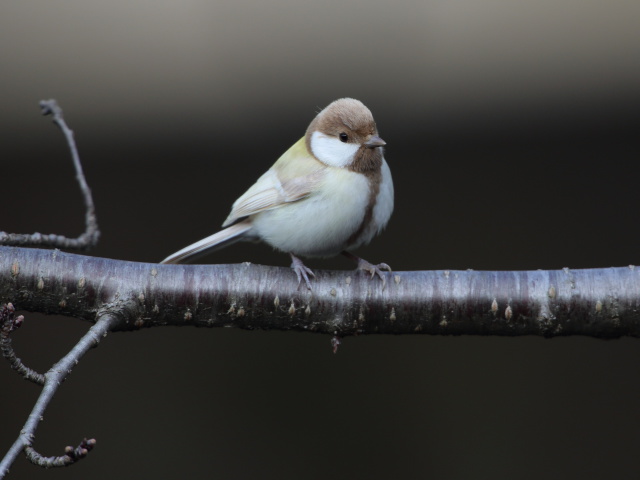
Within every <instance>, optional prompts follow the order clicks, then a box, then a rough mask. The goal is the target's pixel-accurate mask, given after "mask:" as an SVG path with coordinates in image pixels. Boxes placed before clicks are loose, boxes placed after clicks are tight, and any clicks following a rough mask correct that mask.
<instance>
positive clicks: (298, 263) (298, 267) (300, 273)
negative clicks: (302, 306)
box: [289, 253, 316, 290]
mask: <svg viewBox="0 0 640 480" xmlns="http://www.w3.org/2000/svg"><path fill="white" fill-rule="evenodd" d="M289 255H291V260H292V262H293V263H291V268H292V269H293V271H294V272H296V277H298V288H300V284H301V283H302V279H304V283H306V285H307V288H308V289H309V290H311V281H310V280H309V275H311V276H312V277H313V278H315V277H316V276H315V274H314V273H313V270H311V269H310V268H309V267H307V266H305V264H304V263H302V260H300V259H299V258H298V257H296V256H295V255H294V254H293V253H290V254H289Z"/></svg>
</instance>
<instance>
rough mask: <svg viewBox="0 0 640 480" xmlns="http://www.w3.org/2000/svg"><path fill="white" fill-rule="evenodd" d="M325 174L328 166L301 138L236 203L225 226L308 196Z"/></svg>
mask: <svg viewBox="0 0 640 480" xmlns="http://www.w3.org/2000/svg"><path fill="white" fill-rule="evenodd" d="M325 171H326V166H325V165H324V164H322V163H321V162H319V161H318V160H316V159H315V158H314V157H313V155H311V154H310V153H309V152H308V150H307V146H306V143H305V139H304V137H303V138H301V139H300V140H299V141H298V142H296V143H295V144H294V145H293V146H292V147H291V148H290V149H289V150H287V151H286V152H285V153H284V154H283V155H282V156H281V157H280V158H279V159H278V161H277V162H276V163H275V164H274V165H273V166H272V167H271V168H270V169H269V170H268V171H267V172H266V173H265V174H264V175H262V176H261V177H260V178H259V179H258V181H257V182H256V183H255V184H254V185H253V186H252V187H251V188H249V190H247V191H246V192H245V193H244V195H242V196H241V197H240V198H238V200H236V202H235V203H234V204H233V207H232V208H231V213H230V214H229V216H228V217H227V219H226V220H225V222H224V224H223V225H222V226H223V227H226V226H227V225H231V224H232V223H234V222H236V221H237V220H239V219H240V218H243V217H248V216H250V215H254V214H256V213H259V212H262V211H265V210H272V209H274V208H278V207H281V206H283V205H286V204H287V203H291V202H297V201H298V200H302V199H303V198H306V197H308V196H309V195H310V194H311V193H312V192H313V191H314V190H315V189H316V188H317V186H318V184H319V183H320V182H321V181H322V179H323V177H324V174H325Z"/></svg>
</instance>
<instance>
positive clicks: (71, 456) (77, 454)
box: [24, 438, 96, 468]
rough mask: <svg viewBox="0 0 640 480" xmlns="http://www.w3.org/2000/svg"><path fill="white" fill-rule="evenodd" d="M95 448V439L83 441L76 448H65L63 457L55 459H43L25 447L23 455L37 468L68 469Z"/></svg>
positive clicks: (34, 451)
mask: <svg viewBox="0 0 640 480" xmlns="http://www.w3.org/2000/svg"><path fill="white" fill-rule="evenodd" d="M95 446H96V439H95V438H90V439H86V438H85V439H83V440H82V442H80V445H78V446H77V447H75V448H74V447H71V446H68V447H65V449H64V455H60V456H57V457H44V456H42V455H40V454H39V453H38V452H36V450H35V449H34V448H33V447H25V449H24V453H25V454H26V455H27V458H28V459H29V461H30V462H31V463H33V464H34V465H37V466H39V467H44V468H51V467H68V466H69V465H71V464H73V463H76V462H77V461H78V460H80V459H82V458H84V457H86V456H87V455H88V454H89V452H90V451H91V450H93V447H95Z"/></svg>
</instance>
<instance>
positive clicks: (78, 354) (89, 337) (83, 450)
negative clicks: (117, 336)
mask: <svg viewBox="0 0 640 480" xmlns="http://www.w3.org/2000/svg"><path fill="white" fill-rule="evenodd" d="M116 321H117V318H116V317H115V316H113V315H111V314H105V315H102V316H100V317H99V318H98V320H97V321H96V323H95V324H94V325H93V326H92V327H91V328H90V329H89V331H88V332H87V333H86V334H85V335H84V336H83V337H82V338H81V339H80V341H79V342H78V343H77V344H76V345H75V347H73V349H72V350H71V351H70V352H69V353H68V354H67V355H65V356H64V357H63V358H62V359H61V360H60V361H59V362H58V363H56V364H55V365H54V366H53V367H51V369H50V370H49V371H48V372H47V373H46V374H45V383H44V387H43V389H42V393H41V394H40V397H39V398H38V401H37V402H36V404H35V406H34V407H33V410H32V411H31V414H30V415H29V418H28V419H27V422H26V423H25V424H24V427H23V428H22V430H21V431H20V435H19V436H18V438H17V439H16V441H15V442H14V443H13V445H12V446H11V448H10V449H9V451H8V452H7V454H6V455H5V457H4V458H3V459H2V461H1V462H0V479H1V478H4V476H5V475H6V474H7V472H8V471H9V467H10V466H11V464H12V463H13V462H14V460H15V459H16V457H17V456H18V454H19V453H20V452H21V451H25V453H26V454H27V456H28V457H29V460H31V461H32V462H34V463H35V464H37V465H41V466H43V467H61V466H67V465H70V464H72V463H74V462H75V461H77V460H78V459H80V458H82V457H84V456H85V455H86V454H87V453H88V452H89V450H91V448H93V446H94V445H95V440H94V439H91V440H85V441H83V442H82V443H81V444H80V445H79V446H78V447H77V448H75V449H74V448H72V447H67V448H66V449H65V455H62V456H61V457H49V458H47V457H43V456H42V455H40V454H39V453H37V452H36V451H35V450H33V448H32V443H33V439H34V438H35V431H36V428H38V424H39V423H40V420H41V419H42V417H43V414H44V411H45V409H46V408H47V406H48V405H49V402H50V401H51V399H52V398H53V395H54V394H55V393H56V391H57V390H58V387H59V386H60V385H61V383H62V381H63V380H64V379H65V378H66V377H67V376H68V375H69V374H70V373H71V369H72V368H73V366H74V365H76V363H78V361H79V360H80V359H81V358H82V357H83V356H84V354H85V353H87V351H88V350H89V349H90V348H92V347H95V346H97V345H98V343H100V340H101V339H102V338H103V337H104V336H106V334H107V332H108V331H109V330H111V328H112V326H113V325H114V324H115V323H116Z"/></svg>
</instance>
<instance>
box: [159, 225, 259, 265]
mask: <svg viewBox="0 0 640 480" xmlns="http://www.w3.org/2000/svg"><path fill="white" fill-rule="evenodd" d="M249 230H251V222H250V221H249V220H245V221H243V222H239V223H236V224H235V225H231V226H230V227H227V228H225V229H224V230H220V231H219V232H217V233H214V234H213V235H210V236H208V237H206V238H203V239H202V240H199V241H197V242H196V243H193V244H191V245H189V246H188V247H184V248H183V249H182V250H178V251H177V252H176V253H173V254H171V255H169V256H168V257H167V258H165V259H164V260H162V261H161V262H160V263H182V262H183V261H184V260H186V259H188V258H191V257H195V256H199V255H202V254H205V253H209V252H211V251H213V250H217V249H219V248H223V247H226V246H227V245H230V244H232V243H235V242H237V241H238V240H241V239H242V237H243V236H244V234H246V233H247V232H248V231H249Z"/></svg>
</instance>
